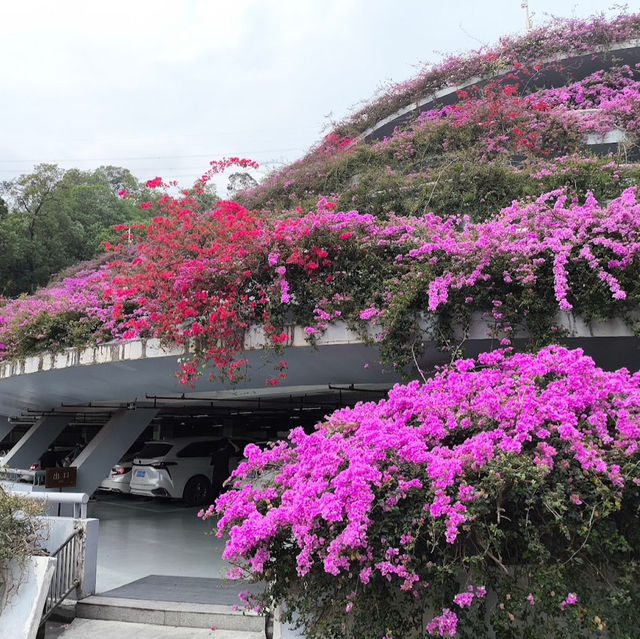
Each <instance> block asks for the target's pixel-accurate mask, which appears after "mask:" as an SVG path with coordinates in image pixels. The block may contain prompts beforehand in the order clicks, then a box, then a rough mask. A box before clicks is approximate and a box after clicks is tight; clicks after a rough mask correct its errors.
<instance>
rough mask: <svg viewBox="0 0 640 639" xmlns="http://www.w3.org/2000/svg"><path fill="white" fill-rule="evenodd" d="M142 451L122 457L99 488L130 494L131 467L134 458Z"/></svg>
mask: <svg viewBox="0 0 640 639" xmlns="http://www.w3.org/2000/svg"><path fill="white" fill-rule="evenodd" d="M139 452H140V451H136V452H134V453H127V454H126V455H124V456H123V457H122V459H121V460H120V461H119V462H118V463H117V464H115V465H114V466H113V467H112V468H111V470H110V472H109V474H108V475H107V476H106V477H105V478H104V479H103V480H102V482H101V483H100V485H99V486H98V490H106V491H108V492H112V493H121V494H123V495H128V494H129V493H130V492H131V468H132V467H133V458H134V457H135V456H136V455H137V454H138V453H139Z"/></svg>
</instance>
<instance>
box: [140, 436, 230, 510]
mask: <svg viewBox="0 0 640 639" xmlns="http://www.w3.org/2000/svg"><path fill="white" fill-rule="evenodd" d="M219 442H220V437H215V438H214V437H178V438H175V439H171V440H160V441H151V442H147V443H146V444H145V445H144V447H143V448H142V450H141V451H140V452H139V453H138V454H137V455H136V456H135V458H134V459H133V468H132V474H131V484H130V488H131V494H133V495H146V496H147V497H171V498H174V499H183V500H184V501H185V502H186V503H187V504H189V505H190V506H201V505H203V504H206V503H209V502H210V501H211V500H212V498H213V495H212V486H211V478H212V472H213V467H212V465H211V456H212V454H213V451H214V450H215V449H216V446H219Z"/></svg>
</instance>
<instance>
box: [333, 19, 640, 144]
mask: <svg viewBox="0 0 640 639" xmlns="http://www.w3.org/2000/svg"><path fill="white" fill-rule="evenodd" d="M639 35H640V14H637V13H636V14H629V15H624V14H621V15H618V16H616V17H614V18H613V19H611V20H607V19H606V18H605V17H604V16H603V15H597V16H593V17H592V18H590V19H588V20H579V19H562V18H556V19H554V20H553V22H550V23H548V24H545V25H542V26H540V27H538V28H536V29H532V30H531V31H529V32H527V33H526V34H524V35H519V36H515V37H504V38H501V39H500V41H499V42H498V44H497V45H495V46H493V47H483V48H482V49H479V50H477V51H472V52H470V53H468V54H466V55H458V56H452V57H449V58H447V59H446V60H444V61H443V62H441V63H439V64H436V65H432V66H430V65H427V66H425V67H424V68H423V69H422V70H421V71H420V72H419V73H418V74H417V75H416V77H414V78H412V79H411V80H408V81H406V82H402V83H399V84H396V85H393V86H391V87H388V88H386V90H384V91H383V92H382V94H381V95H378V96H376V97H375V98H374V99H373V100H371V101H370V102H369V103H367V104H365V105H364V106H363V107H362V108H361V109H360V110H358V111H357V112H356V113H354V114H352V115H351V116H349V117H348V118H346V119H345V120H344V122H342V123H340V124H339V125H338V126H337V127H336V131H335V132H336V133H337V134H338V135H349V136H350V137H355V136H357V135H358V134H360V133H362V132H363V131H365V130H366V129H367V128H369V127H371V126H373V125H375V124H376V123H377V122H379V121H380V120H382V119H383V118H385V117H387V116H389V115H391V114H393V113H395V112H396V111H398V110H399V109H401V108H403V107H405V106H406V105H407V104H411V103H415V102H417V101H418V100H419V99H420V98H422V97H424V96H428V95H431V94H434V93H436V92H437V91H438V90H439V89H442V88H443V87H447V86H456V85H457V84H461V83H463V82H466V81H468V80H469V79H470V78H473V77H479V78H492V77H495V76H496V75H499V74H501V73H504V72H505V71H507V70H510V69H513V70H521V69H527V68H528V67H532V70H533V71H536V70H539V69H540V64H541V62H540V61H541V60H542V61H544V60H551V59H552V58H556V59H562V58H565V57H570V56H571V55H580V54H583V53H585V52H588V53H592V52H593V51H594V50H597V49H598V48H604V49H605V50H606V49H607V48H610V47H611V46H613V45H615V44H618V43H624V42H628V41H633V40H636V39H637V38H638V36H639ZM536 67H537V69H536Z"/></svg>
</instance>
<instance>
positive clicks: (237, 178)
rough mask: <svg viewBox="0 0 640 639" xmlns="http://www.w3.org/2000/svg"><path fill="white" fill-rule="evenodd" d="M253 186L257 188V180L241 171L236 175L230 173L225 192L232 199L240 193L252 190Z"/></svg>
mask: <svg viewBox="0 0 640 639" xmlns="http://www.w3.org/2000/svg"><path fill="white" fill-rule="evenodd" d="M254 186H258V182H257V180H255V179H254V178H253V177H252V176H251V175H249V174H248V173H247V172H245V171H242V172H238V173H232V174H231V175H230V176H229V183H228V184H227V191H228V193H229V196H230V197H234V196H235V195H236V194H237V193H239V192H240V191H246V190H247V189H252V188H253V187H254Z"/></svg>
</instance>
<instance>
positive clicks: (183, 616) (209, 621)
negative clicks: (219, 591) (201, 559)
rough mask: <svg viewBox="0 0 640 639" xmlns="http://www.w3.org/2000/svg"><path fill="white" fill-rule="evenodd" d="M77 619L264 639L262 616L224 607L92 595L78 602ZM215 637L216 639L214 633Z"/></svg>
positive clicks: (231, 607)
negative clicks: (225, 632) (237, 633)
mask: <svg viewBox="0 0 640 639" xmlns="http://www.w3.org/2000/svg"><path fill="white" fill-rule="evenodd" d="M76 616H77V617H79V618H80V619H98V620H102V621H124V622H128V623H136V624H152V625H156V626H172V627H180V628H211V626H214V627H215V628H216V629H220V630H230V631H231V630H233V631H241V632H249V633H261V634H260V636H261V637H262V638H263V639H264V627H265V619H264V617H263V616H261V615H258V614H256V613H252V612H245V611H242V610H234V609H233V606H230V605H223V604H211V603H185V602H174V601H151V600H144V599H126V598H118V597H101V596H99V595H94V596H91V597H85V598H84V599H81V600H80V601H78V603H77V604H76ZM87 636H92V635H87ZM133 636H135V637H137V636H138V635H133ZM215 637H216V639H218V634H217V633H216V635H215ZM247 639H248V638H247Z"/></svg>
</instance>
